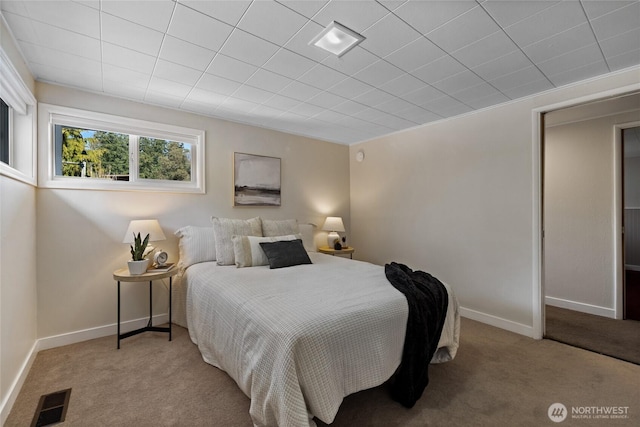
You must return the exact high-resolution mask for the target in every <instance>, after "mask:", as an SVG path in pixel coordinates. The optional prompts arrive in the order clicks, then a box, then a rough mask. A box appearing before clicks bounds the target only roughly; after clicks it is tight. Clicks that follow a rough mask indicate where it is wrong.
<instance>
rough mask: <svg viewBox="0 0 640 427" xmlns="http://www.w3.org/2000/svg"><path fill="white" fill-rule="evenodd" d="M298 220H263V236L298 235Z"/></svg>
mask: <svg viewBox="0 0 640 427" xmlns="http://www.w3.org/2000/svg"><path fill="white" fill-rule="evenodd" d="M298 233H300V229H299V228H298V220H295V219H281V220H277V219H264V218H262V235H263V236H269V237H271V236H286V235H288V234H298Z"/></svg>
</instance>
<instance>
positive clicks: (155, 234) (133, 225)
mask: <svg viewBox="0 0 640 427" xmlns="http://www.w3.org/2000/svg"><path fill="white" fill-rule="evenodd" d="M138 233H140V237H141V238H142V239H143V240H144V238H145V236H146V235H147V234H148V235H149V242H159V241H161V240H167V237H166V236H165V235H164V233H163V232H162V228H160V223H159V222H158V220H157V219H135V220H133V221H131V222H130V223H129V228H127V232H126V233H125V235H124V239H123V240H122V243H129V244H131V243H133V240H134V235H135V236H137V235H138ZM153 249H154V248H153V246H151V245H147V250H146V252H145V256H146V255H148V254H149V253H151V252H152V251H153Z"/></svg>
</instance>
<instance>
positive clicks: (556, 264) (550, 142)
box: [544, 106, 640, 318]
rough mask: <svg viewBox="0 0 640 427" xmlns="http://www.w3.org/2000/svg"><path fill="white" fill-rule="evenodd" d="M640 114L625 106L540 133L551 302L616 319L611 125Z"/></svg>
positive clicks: (614, 168) (614, 169)
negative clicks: (616, 111)
mask: <svg viewBox="0 0 640 427" xmlns="http://www.w3.org/2000/svg"><path fill="white" fill-rule="evenodd" d="M612 108H614V106H612ZM554 114H555V113H554V112H552V113H549V114H548V117H549V120H550V121H551V120H553V115H554ZM639 119H640V115H639V114H638V112H635V113H633V112H627V113H622V114H616V115H612V116H608V117H600V118H591V119H587V120H581V121H578V122H572V123H566V124H560V125H556V126H550V127H547V129H546V131H545V187H544V198H545V200H544V223H545V254H544V255H545V257H544V265H545V296H546V301H547V303H549V304H551V305H556V306H560V307H565V308H571V309H573V310H578V311H584V312H587V313H592V314H599V315H605V316H608V317H612V318H613V317H615V301H616V283H615V275H616V269H617V267H618V266H616V260H615V252H616V248H615V240H614V235H613V231H614V222H615V212H616V211H615V210H614V194H615V185H616V184H615V178H616V174H617V173H620V166H619V165H618V166H616V159H615V158H614V149H615V141H614V126H615V125H618V124H625V123H630V122H634V121H637V120H639ZM617 161H618V162H619V161H620V159H617Z"/></svg>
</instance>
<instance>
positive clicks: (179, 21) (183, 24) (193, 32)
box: [168, 4, 233, 51]
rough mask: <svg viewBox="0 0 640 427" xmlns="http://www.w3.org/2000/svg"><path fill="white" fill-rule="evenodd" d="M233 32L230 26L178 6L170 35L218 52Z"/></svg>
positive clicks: (170, 28) (170, 27)
mask: <svg viewBox="0 0 640 427" xmlns="http://www.w3.org/2000/svg"><path fill="white" fill-rule="evenodd" d="M232 30H233V27H232V26H231V25H229V24H226V23H224V22H222V21H218V20H217V19H214V18H211V17H210V16H208V15H205V14H203V13H200V12H197V11H195V10H193V9H190V8H188V7H186V6H182V5H181V4H177V5H176V10H175V12H174V14H173V18H172V20H171V25H170V26H169V31H168V34H170V35H172V36H174V37H177V38H179V39H182V40H184V41H187V42H189V43H193V44H196V45H198V46H201V47H204V48H207V49H211V50H214V51H218V50H220V47H222V44H223V43H224V42H225V40H226V39H227V37H229V34H231V31H232Z"/></svg>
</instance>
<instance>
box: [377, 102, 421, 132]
mask: <svg viewBox="0 0 640 427" xmlns="http://www.w3.org/2000/svg"><path fill="white" fill-rule="evenodd" d="M411 106H413V104H411V103H409V102H407V101H405V100H404V99H401V98H397V97H395V98H393V99H391V100H389V101H386V102H383V103H382V104H378V105H376V107H375V108H376V109H378V110H380V111H384V112H386V113H389V114H395V113H397V112H398V111H400V110H404V109H407V108H409V107H411ZM385 126H386V125H385Z"/></svg>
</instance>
